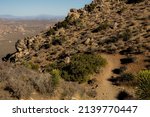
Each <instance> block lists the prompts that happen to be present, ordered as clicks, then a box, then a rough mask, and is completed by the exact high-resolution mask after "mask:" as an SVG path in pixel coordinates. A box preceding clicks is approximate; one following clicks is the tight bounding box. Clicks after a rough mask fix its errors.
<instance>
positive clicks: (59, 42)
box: [52, 37, 65, 45]
mask: <svg viewBox="0 0 150 117" xmlns="http://www.w3.org/2000/svg"><path fill="white" fill-rule="evenodd" d="M64 41H65V38H60V37H54V38H53V39H52V45H62V44H63V42H64Z"/></svg>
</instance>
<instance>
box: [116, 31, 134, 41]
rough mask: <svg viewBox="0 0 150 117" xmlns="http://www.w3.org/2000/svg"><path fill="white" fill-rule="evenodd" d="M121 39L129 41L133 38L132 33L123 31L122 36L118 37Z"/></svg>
mask: <svg viewBox="0 0 150 117" xmlns="http://www.w3.org/2000/svg"><path fill="white" fill-rule="evenodd" d="M118 37H119V38H122V39H123V41H128V40H130V39H131V37H132V33H131V31H130V30H129V29H126V30H125V31H123V32H122V33H121V34H119V36H118Z"/></svg>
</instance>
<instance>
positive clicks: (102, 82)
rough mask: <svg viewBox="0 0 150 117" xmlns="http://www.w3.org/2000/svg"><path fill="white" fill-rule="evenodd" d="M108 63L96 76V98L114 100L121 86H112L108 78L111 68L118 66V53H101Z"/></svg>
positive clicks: (110, 74)
mask: <svg viewBox="0 0 150 117" xmlns="http://www.w3.org/2000/svg"><path fill="white" fill-rule="evenodd" d="M102 57H104V58H105V59H106V60H107V62H108V64H107V65H106V67H105V68H104V69H103V70H102V71H101V72H100V74H98V75H97V76H96V79H97V80H98V84H99V87H98V88H97V89H96V90H97V92H98V96H97V99H98V100H115V99H116V96H117V94H118V92H119V91H120V90H121V87H118V86H114V85H112V83H111V82H110V81H108V79H109V78H110V77H111V76H112V75H113V73H112V70H113V69H115V68H119V67H120V58H121V56H120V55H102Z"/></svg>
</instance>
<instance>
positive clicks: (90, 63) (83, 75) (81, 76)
mask: <svg viewBox="0 0 150 117" xmlns="http://www.w3.org/2000/svg"><path fill="white" fill-rule="evenodd" d="M106 63H107V62H106V60H105V59H104V58H102V57H101V56H99V55H94V54H76V55H73V56H72V57H71V61H70V63H69V64H64V66H62V68H61V70H62V78H64V79H65V80H67V81H77V82H85V81H87V80H88V78H89V75H90V74H93V73H95V72H98V71H99V69H100V68H102V67H104V66H105V65H106Z"/></svg>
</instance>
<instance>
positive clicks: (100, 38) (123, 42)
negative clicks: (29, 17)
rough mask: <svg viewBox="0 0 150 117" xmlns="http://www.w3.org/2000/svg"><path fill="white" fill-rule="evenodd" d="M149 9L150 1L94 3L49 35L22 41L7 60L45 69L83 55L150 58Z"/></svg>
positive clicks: (104, 0) (72, 13) (72, 12)
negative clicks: (27, 62)
mask: <svg viewBox="0 0 150 117" xmlns="http://www.w3.org/2000/svg"><path fill="white" fill-rule="evenodd" d="M149 6H150V2H149V0H145V1H144V2H140V3H131V4H128V3H126V2H124V0H120V1H115V0H95V1H93V2H92V3H91V4H90V5H86V6H85V7H84V8H83V9H79V10H76V9H71V10H70V13H69V14H68V16H67V17H66V19H65V20H64V21H63V22H59V23H58V24H56V25H55V26H54V27H53V28H51V29H49V30H48V31H47V32H45V33H41V34H39V35H36V36H34V37H31V38H25V39H24V40H19V41H18V42H17V43H16V50H17V51H16V52H15V53H14V54H13V55H11V56H10V57H9V58H8V59H9V60H10V61H11V62H17V63H20V62H23V61H32V62H34V63H36V62H38V64H39V65H40V67H44V66H45V65H47V64H48V63H51V62H53V61H57V60H59V59H64V60H65V58H66V57H70V56H71V55H73V54H76V53H82V52H87V53H93V52H95V53H109V54H114V53H120V54H141V53H142V54H145V55H149V51H150V46H149V44H150V27H149V20H150V14H149V13H150V7H149ZM6 58H7V57H6Z"/></svg>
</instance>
